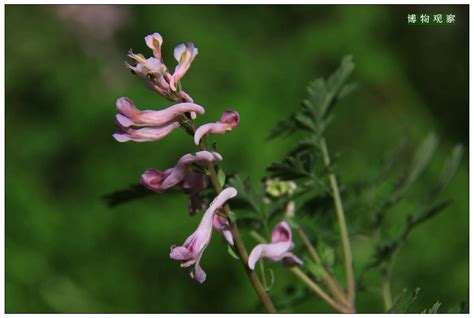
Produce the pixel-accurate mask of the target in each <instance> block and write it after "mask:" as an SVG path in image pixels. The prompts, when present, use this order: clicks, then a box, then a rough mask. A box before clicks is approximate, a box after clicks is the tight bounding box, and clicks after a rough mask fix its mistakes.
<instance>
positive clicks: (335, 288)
mask: <svg viewBox="0 0 474 318" xmlns="http://www.w3.org/2000/svg"><path fill="white" fill-rule="evenodd" d="M296 232H297V233H298V236H299V237H300V239H301V240H302V241H303V243H304V245H305V246H306V248H307V249H308V252H309V254H310V255H311V256H312V257H313V259H314V260H315V261H316V263H318V264H320V265H321V267H322V269H323V279H324V282H325V283H326V286H327V287H328V288H329V290H330V291H331V293H332V294H333V295H334V296H335V297H336V299H337V300H338V301H339V302H341V303H343V304H345V303H347V297H346V295H345V293H344V290H343V289H342V288H341V286H340V285H339V283H338V282H337V280H336V279H335V278H334V277H333V276H332V275H331V274H330V273H329V272H328V271H327V269H326V267H325V266H324V264H323V262H322V261H321V257H320V256H319V254H318V252H317V251H316V248H315V247H314V246H313V245H312V244H311V242H310V240H309V239H308V236H307V235H306V233H305V232H304V230H303V229H302V228H301V226H298V228H297V229H296Z"/></svg>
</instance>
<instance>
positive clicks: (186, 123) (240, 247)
mask: <svg viewBox="0 0 474 318" xmlns="http://www.w3.org/2000/svg"><path fill="white" fill-rule="evenodd" d="M184 101H185V102H192V100H187V99H184ZM180 123H181V125H182V126H183V128H184V129H185V130H186V131H187V132H188V133H189V134H190V135H191V136H194V133H195V131H196V129H195V127H194V122H193V121H192V120H189V119H187V118H182V120H180ZM206 144H207V137H206V136H205V137H204V138H202V139H201V143H200V144H199V149H200V150H207V149H206ZM207 168H208V171H209V177H210V179H211V183H212V185H213V187H214V190H215V191H216V193H217V194H219V193H220V192H221V191H222V185H221V184H220V182H219V178H218V177H217V172H216V168H215V167H214V163H213V162H208V165H207ZM230 213H231V210H230V207H229V204H225V205H224V214H225V216H226V217H227V219H228V220H229V223H230V230H231V233H232V237H233V238H234V244H235V250H236V252H237V255H238V256H239V258H240V261H241V262H242V265H243V267H244V268H245V272H246V273H247V276H248V277H249V279H250V282H251V283H252V285H253V287H254V288H255V291H256V292H257V295H258V297H259V298H260V300H261V301H262V303H263V305H264V306H265V309H266V310H267V312H269V313H277V311H276V309H275V306H274V305H273V302H272V300H271V298H270V296H269V295H268V294H267V293H266V292H265V289H264V288H263V285H262V283H261V282H260V279H259V278H258V275H257V274H256V272H255V271H253V270H251V269H250V268H249V267H248V252H247V250H246V248H245V245H244V242H243V241H242V237H241V235H240V231H239V229H238V227H237V224H236V223H235V222H233V221H232V219H231V218H230Z"/></svg>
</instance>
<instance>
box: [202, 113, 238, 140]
mask: <svg viewBox="0 0 474 318" xmlns="http://www.w3.org/2000/svg"><path fill="white" fill-rule="evenodd" d="M239 122H240V116H239V113H238V112H236V111H235V110H226V111H225V112H224V113H223V114H222V116H221V118H220V119H219V121H218V122H215V123H208V124H204V125H202V126H200V127H199V128H198V129H196V132H195V133H194V143H195V144H196V145H199V143H200V142H201V138H202V137H203V136H204V135H207V134H217V135H221V134H225V133H226V132H228V131H231V130H232V129H234V128H235V127H237V126H238V125H239Z"/></svg>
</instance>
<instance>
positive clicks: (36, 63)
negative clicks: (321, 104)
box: [5, 5, 469, 313]
mask: <svg viewBox="0 0 474 318" xmlns="http://www.w3.org/2000/svg"><path fill="white" fill-rule="evenodd" d="M409 13H443V14H448V13H452V14H456V23H455V24H453V25H443V26H432V25H430V26H423V25H416V26H410V25H408V24H407V14H409ZM5 15H6V24H5V25H6V30H5V34H6V43H5V44H6V45H5V47H6V75H5V78H6V113H5V114H6V118H5V121H6V180H5V182H6V183H5V185H6V186H5V188H6V205H5V213H6V223H5V224H6V228H5V232H6V242H5V248H6V264H5V265H6V266H5V270H6V273H5V275H6V311H7V312H8V313H33V312H64V313H78V312H81V313H82V312H84V313H91V312H108V313H109V312H123V313H135V312H136V313H165V312H169V313H191V312H193V313H198V312H222V313H230V312H256V311H258V312H260V311H262V307H261V305H260V304H259V303H258V299H257V297H256V294H255V292H254V290H253V288H252V286H251V285H250V283H249V281H248V280H247V278H246V275H245V273H244V271H243V269H242V267H241V264H240V263H239V261H236V260H235V259H233V258H232V257H231V256H229V255H228V253H227V251H226V247H225V244H224V243H223V242H222V240H221V239H220V237H218V235H215V234H214V236H213V240H212V241H211V244H210V245H209V247H208V248H207V250H206V251H205V253H204V256H203V259H202V262H201V263H202V266H203V268H204V270H205V271H206V272H207V274H208V278H207V281H206V282H205V283H204V284H203V285H199V284H197V283H196V282H194V281H192V280H191V279H190V278H189V276H188V274H187V272H186V270H184V269H181V268H180V267H179V264H178V263H177V262H175V261H173V260H170V259H169V255H168V254H169V247H170V246H171V245H173V244H181V243H182V242H183V241H184V240H185V239H186V237H187V236H188V235H189V234H190V233H192V232H193V231H194V228H195V226H196V224H197V223H198V222H199V217H194V218H190V217H189V216H188V212H187V198H186V196H185V195H184V194H181V193H174V194H167V195H158V194H157V195H150V196H147V197H145V198H141V199H138V200H134V201H130V202H127V203H124V204H122V205H118V206H117V207H114V208H110V207H108V206H107V204H106V202H105V201H104V199H103V196H104V195H106V194H109V193H112V192H114V191H117V190H121V189H124V188H127V187H129V186H130V185H133V184H137V183H138V181H139V177H140V174H141V173H142V172H143V171H144V170H145V169H147V168H151V167H155V168H158V169H165V168H167V167H169V166H172V165H174V163H175V162H176V160H177V158H179V156H181V155H182V154H184V153H187V152H189V151H194V149H195V147H194V145H193V142H192V139H191V138H190V137H189V136H188V135H186V133H185V132H184V131H182V130H176V131H174V132H173V133H172V134H171V135H169V136H168V137H167V138H166V139H163V140H161V141H158V142H154V143H124V144H119V143H117V142H116V141H115V140H114V139H113V138H112V137H111V134H112V133H113V132H114V131H115V125H114V114H115V105H114V104H115V100H116V99H117V98H118V97H120V96H128V97H130V98H131V99H132V100H134V101H135V102H136V104H137V105H139V106H140V107H143V108H149V109H150V108H164V107H166V106H168V105H170V103H169V102H166V101H164V99H162V98H161V97H160V96H158V95H157V94H156V93H153V92H152V91H150V90H147V89H146V88H144V86H143V81H142V80H140V79H138V78H137V77H135V76H133V75H132V74H131V73H130V72H129V71H127V70H126V69H125V67H124V64H123V61H124V59H125V55H126V52H127V51H128V49H129V48H133V50H134V51H135V52H141V53H144V54H145V55H148V54H149V50H148V49H147V48H146V46H145V44H144V41H143V37H144V36H145V35H147V34H150V33H153V32H160V33H161V35H162V36H163V37H164V46H163V54H164V59H165V62H167V64H168V66H171V65H174V59H173V55H172V50H173V48H174V46H175V45H177V44H180V43H183V42H187V41H192V42H194V43H195V45H196V46H197V47H198V49H199V55H198V56H197V57H196V59H195V61H194V63H193V65H192V66H191V68H190V70H189V72H188V74H187V75H186V77H185V78H184V80H183V87H184V88H185V90H186V91H187V92H189V93H190V94H191V95H192V96H193V98H194V99H195V101H196V102H197V103H198V104H200V105H203V106H204V107H205V108H206V114H205V115H204V116H200V117H198V118H197V123H198V124H202V123H205V122H209V121H216V120H217V119H218V118H219V116H220V114H221V113H222V111H224V110H225V109H227V108H235V109H236V110H238V112H239V113H240V115H241V123H240V126H239V127H238V128H236V129H234V131H232V132H231V133H229V134H226V135H225V136H218V137H216V138H215V140H216V141H217V147H218V150H219V152H220V153H221V154H222V155H223V157H224V161H223V163H222V166H223V168H224V170H225V171H226V172H238V173H239V175H241V176H242V177H247V176H251V177H252V179H253V180H259V179H261V178H262V177H264V175H265V169H266V168H267V167H268V166H269V165H270V164H271V163H272V162H275V161H279V160H281V159H282V158H283V157H284V155H285V154H286V153H287V152H288V150H289V149H290V148H291V147H292V145H294V143H295V141H296V139H295V138H293V137H288V138H286V139H280V140H277V141H272V142H268V140H266V137H267V136H268V134H269V132H270V130H272V129H273V128H274V127H275V126H276V124H277V122H279V121H280V120H283V119H284V118H286V117H287V116H289V115H290V114H291V113H293V112H294V111H295V109H296V108H297V107H298V106H299V104H300V102H301V100H303V99H304V98H305V97H306V86H307V85H308V83H309V82H310V81H311V80H313V79H314V78H316V77H320V76H327V75H329V74H330V73H331V72H332V71H333V70H334V69H335V68H336V67H337V65H338V64H339V61H340V59H341V58H342V56H344V55H346V54H351V55H352V56H353V59H354V61H355V64H356V69H355V71H354V74H353V75H352V80H353V81H355V82H357V89H356V91H355V92H353V93H352V94H350V95H349V96H347V97H346V98H345V99H344V100H343V101H342V102H341V103H340V105H338V107H337V109H335V111H334V114H335V118H334V120H333V122H332V123H331V126H330V127H329V128H328V130H327V131H326V137H327V141H328V145H329V148H330V149H331V151H332V153H333V156H335V157H336V159H335V160H336V166H335V169H336V173H337V175H338V177H339V178H340V180H341V182H342V183H343V184H344V183H354V182H358V181H363V180H362V179H364V178H365V176H367V178H368V177H369V176H370V175H371V171H372V170H371V169H372V168H373V166H374V165H375V164H376V163H378V162H379V161H380V160H381V159H382V158H383V157H384V156H385V155H386V154H387V153H388V152H389V151H390V150H392V149H393V148H394V147H395V146H396V145H397V144H398V143H399V142H401V141H403V140H406V141H408V142H409V143H410V144H414V145H417V144H419V143H420V142H421V140H422V139H423V138H424V137H425V136H426V135H427V134H428V133H429V132H430V131H435V132H436V133H437V135H438V137H439V142H440V145H439V149H438V151H437V152H436V154H435V157H434V160H433V162H432V164H431V165H430V166H429V168H428V170H427V171H426V172H425V173H424V174H423V175H422V176H421V177H420V180H418V181H417V182H416V183H415V184H414V185H413V186H412V189H411V191H410V194H409V195H408V196H407V198H406V200H405V201H404V204H403V205H402V206H401V207H399V208H397V209H395V210H394V211H392V212H391V214H390V220H391V222H392V224H393V226H394V228H393V229H392V230H393V231H397V230H398V229H400V227H401V225H402V224H403V222H404V221H405V212H406V211H405V210H409V209H410V207H411V206H412V203H413V202H416V200H417V196H420V195H422V194H423V193H424V192H425V189H427V188H429V187H430V185H432V184H433V183H434V182H435V181H436V178H437V176H438V175H439V171H440V169H441V168H442V166H443V163H444V160H445V159H446V157H447V156H448V155H449V152H450V150H451V149H452V147H453V146H454V145H455V144H456V143H458V142H461V143H462V144H464V146H465V148H466V149H467V147H468V111H469V108H468V79H469V78H468V74H469V73H468V25H469V20H468V19H469V17H468V6H362V5H358V6H342V5H340V6H301V5H300V6H282V5H279V6H230V5H226V6H209V5H206V6H204V5H202V6H197V5H194V6H164V5H163V6H160V5H156V6H143V5H141V6H103V5H92V6H85V5H82V6H20V5H7V6H6V10H5ZM468 159H469V158H468V151H465V154H464V157H463V159H462V162H461V166H460V168H459V170H458V172H457V173H456V175H455V176H454V178H453V180H452V182H451V183H450V184H449V185H448V187H447V188H446V190H445V191H444V192H443V194H442V196H441V197H442V198H444V199H448V198H451V199H453V200H454V201H453V203H452V204H451V205H450V206H449V207H448V208H447V209H446V210H445V211H443V212H442V213H441V214H440V215H438V216H436V217H435V218H434V219H432V220H430V221H429V222H427V223H426V224H423V225H422V226H420V227H419V228H417V229H416V230H415V231H414V232H413V233H412V234H411V235H410V237H409V238H408V240H407V242H406V244H405V245H404V246H403V248H402V249H401V250H400V252H399V254H398V256H397V258H396V260H395V262H394V265H393V266H394V268H393V274H392V275H393V277H394V279H393V281H392V293H393V295H394V298H396V297H397V296H398V295H400V294H402V293H403V290H404V289H406V290H407V293H409V294H411V293H413V292H414V291H415V290H416V289H417V288H420V290H419V292H418V294H417V299H416V301H415V302H414V303H413V305H412V306H411V307H410V310H409V311H410V312H421V311H423V310H424V309H430V308H432V307H433V308H435V309H436V310H438V311H440V312H447V311H449V310H453V311H455V310H457V309H456V308H457V307H459V306H460V304H461V303H462V302H466V301H467V297H468V268H469V266H468V265H469V264H468ZM405 160H410V157H409V156H408V155H407V156H406V158H405ZM342 199H343V200H344V195H343V198H342ZM346 213H347V216H346V217H347V221H348V226H349V231H350V229H351V219H353V216H351V211H350V210H348V211H346ZM296 214H298V211H296ZM245 241H246V244H247V247H248V248H251V247H252V245H254V244H255V243H256V242H255V241H254V240H253V239H252V238H251V237H249V236H246V237H245ZM296 244H301V243H300V242H298V241H296ZM352 244H353V248H354V262H355V268H356V275H357V274H358V270H360V268H358V264H360V263H361V262H362V261H363V260H364V261H366V260H367V259H369V258H370V257H372V256H373V255H372V254H371V253H372V250H370V249H369V248H368V247H367V242H365V241H364V240H358V238H357V237H354V238H352ZM269 266H270V267H271V268H273V269H274V271H275V285H274V287H273V289H274V290H275V294H278V299H277V301H275V302H276V303H277V304H278V303H280V304H281V303H282V302H284V300H285V295H288V297H289V296H292V295H293V294H294V293H295V290H293V289H292V287H291V286H290V285H289V284H291V282H293V281H294V278H293V276H292V275H291V273H289V271H287V270H286V269H285V268H284V267H283V266H281V264H269ZM339 274H341V275H340V278H341V280H343V277H344V275H343V273H338V275H339ZM370 279H372V280H373V286H372V288H367V289H365V290H364V291H361V292H359V293H358V295H357V307H358V311H360V312H381V311H382V310H383V306H382V299H381V297H380V292H379V290H377V289H376V288H379V286H378V285H377V284H378V282H379V278H378V277H377V276H376V275H374V276H373V277H371V278H370ZM374 288H375V290H374ZM273 289H272V291H271V292H270V293H271V294H272V293H273ZM437 301H439V302H440V303H441V307H439V308H438V305H437V304H435V303H436V302H437ZM433 305H435V306H433ZM453 308H454V309H453ZM433 310H434V309H433ZM283 311H284V312H332V310H331V308H330V307H328V306H327V305H326V304H325V303H323V302H322V301H321V300H319V299H316V298H314V297H309V298H307V297H306V298H303V301H301V302H298V303H296V304H292V305H291V307H285V308H283Z"/></svg>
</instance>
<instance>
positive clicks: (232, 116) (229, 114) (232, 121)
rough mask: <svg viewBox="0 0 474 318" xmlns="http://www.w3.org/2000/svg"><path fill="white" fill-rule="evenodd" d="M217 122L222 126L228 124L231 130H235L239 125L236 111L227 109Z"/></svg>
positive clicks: (238, 116)
mask: <svg viewBox="0 0 474 318" xmlns="http://www.w3.org/2000/svg"><path fill="white" fill-rule="evenodd" d="M219 121H220V122H221V123H224V124H229V125H230V127H231V128H235V127H237V126H238V125H239V123H240V115H239V113H238V112H237V111H235V110H232V109H229V110H226V111H225V112H224V113H223V114H222V116H221V118H220V119H219Z"/></svg>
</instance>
